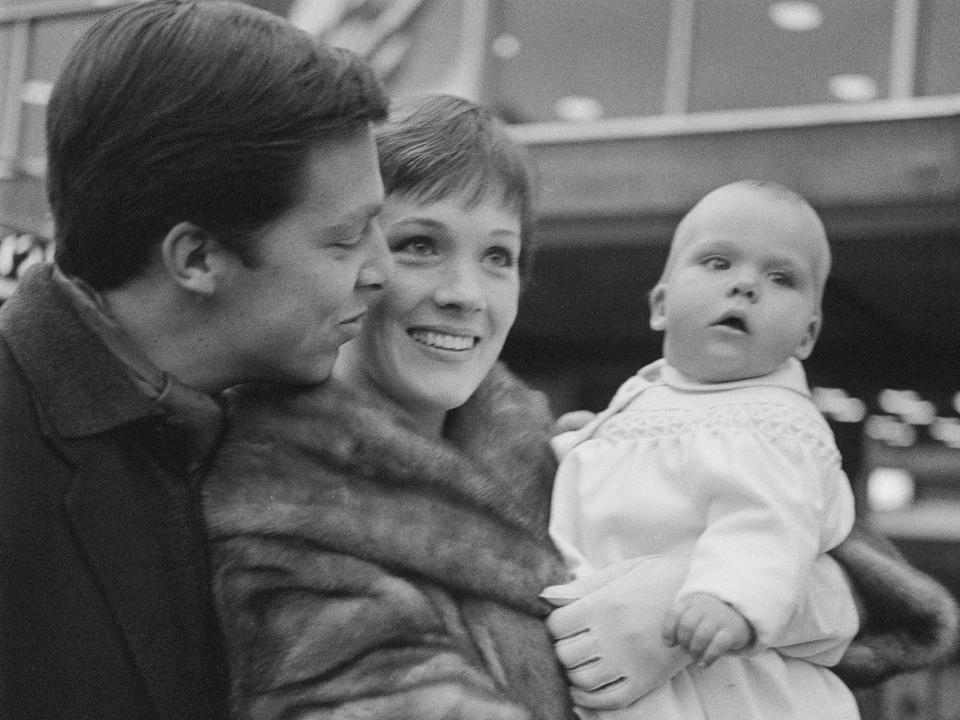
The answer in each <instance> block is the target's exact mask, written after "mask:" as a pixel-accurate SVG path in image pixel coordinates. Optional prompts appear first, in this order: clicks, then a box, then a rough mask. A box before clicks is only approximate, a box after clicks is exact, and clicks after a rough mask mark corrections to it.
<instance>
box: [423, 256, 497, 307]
mask: <svg viewBox="0 0 960 720" xmlns="http://www.w3.org/2000/svg"><path fill="white" fill-rule="evenodd" d="M434 299H435V300H436V302H437V304H438V305H440V306H442V307H453V308H457V309H459V310H462V311H464V312H471V311H476V310H481V309H483V307H484V305H485V300H486V298H485V297H484V294H483V285H482V284H481V282H480V278H479V275H478V272H477V269H475V268H474V267H472V266H471V265H469V264H468V263H458V264H454V265H451V266H450V267H448V268H447V270H446V271H445V272H444V273H443V275H442V279H441V282H440V284H439V285H438V286H437V288H436V291H435V292H434Z"/></svg>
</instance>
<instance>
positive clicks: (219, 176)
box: [47, 0, 387, 290]
mask: <svg viewBox="0 0 960 720" xmlns="http://www.w3.org/2000/svg"><path fill="white" fill-rule="evenodd" d="M386 114H387V99H386V97H385V95H384V93H383V90H382V88H381V86H380V85H379V83H378V82H377V80H376V79H375V78H374V76H373V73H372V71H371V70H370V68H369V67H368V66H367V64H366V63H365V62H364V61H362V60H360V59H359V58H358V57H356V56H354V55H353V54H351V53H350V52H348V51H346V50H341V49H336V48H332V47H328V46H324V45H322V44H319V43H317V42H315V41H314V40H313V39H312V38H311V37H310V36H309V35H308V34H307V33H305V32H303V31H302V30H299V29H297V28H295V27H294V26H292V25H291V24H289V23H288V22H287V21H286V20H283V19H282V18H280V17H277V16H275V15H271V14H270V13H267V12H265V11H262V10H258V9H256V8H253V7H249V6H246V5H242V4H240V3H236V2H229V1H227V0H148V1H147V2H142V3H135V4H131V5H128V6H124V7H123V8H120V9H118V10H116V11H113V12H111V13H108V14H107V15H106V16H104V17H103V18H101V19H100V20H99V21H98V22H97V23H95V24H94V25H93V26H92V27H91V28H90V29H89V30H88V31H87V32H86V33H85V34H84V35H83V37H81V39H80V40H79V41H78V43H77V44H76V45H75V46H74V48H73V49H72V50H71V52H70V54H69V56H68V58H67V60H66V63H65V66H64V68H63V71H62V72H61V74H60V77H59V79H58V80H57V83H56V85H55V87H54V90H53V93H52V95H51V98H50V103H49V106H48V113H47V155H48V174H47V189H48V195H49V200H50V205H51V208H52V210H53V218H54V225H55V232H56V247H57V254H56V260H57V263H58V264H59V265H60V267H61V268H62V269H63V270H64V271H65V272H67V273H68V274H72V275H77V276H79V277H82V278H84V279H85V280H86V281H87V282H89V283H90V284H91V285H92V286H93V287H95V288H97V289H101V290H103V289H109V288H113V287H117V286H120V285H122V284H124V283H125V282H126V281H127V280H129V279H130V278H132V277H134V276H135V275H136V274H138V273H139V272H140V271H142V270H143V269H144V268H145V267H146V266H147V264H148V262H149V259H150V253H151V250H152V249H153V248H154V247H155V245H156V244H157V243H158V242H159V241H160V240H161V239H162V238H163V237H164V236H165V235H166V233H167V232H168V231H169V230H170V228H172V227H173V226H174V225H175V224H177V223H178V222H181V221H190V222H193V223H195V224H196V225H198V226H200V227H202V228H204V230H206V231H208V232H210V233H212V234H214V235H215V236H217V238H218V239H219V240H220V241H221V242H223V243H224V244H225V245H227V246H228V247H230V248H231V249H232V250H234V251H235V252H237V253H238V255H239V256H240V257H241V258H243V259H244V261H245V262H255V250H256V248H255V247H254V246H253V243H252V240H251V238H252V236H253V235H254V234H255V233H256V231H257V230H259V229H261V228H262V227H263V226H265V225H267V224H268V223H269V222H271V221H272V220H274V219H276V218H277V217H278V216H279V215H281V214H282V213H283V212H284V211H285V210H287V209H288V208H289V207H291V206H292V205H293V204H294V203H295V202H296V201H297V192H298V188H299V187H300V184H301V181H302V179H303V176H304V171H305V167H306V164H307V160H308V158H309V156H310V151H311V150H312V149H313V148H314V147H315V146H316V145H317V144H319V143H322V142H324V141H325V140H331V139H332V140H334V141H335V138H336V136H337V134H338V133H343V132H347V131H351V130H356V129H358V128H361V127H367V126H368V125H369V123H371V122H379V121H382V120H384V119H385V118H386Z"/></svg>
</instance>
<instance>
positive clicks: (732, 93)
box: [690, 0, 893, 111]
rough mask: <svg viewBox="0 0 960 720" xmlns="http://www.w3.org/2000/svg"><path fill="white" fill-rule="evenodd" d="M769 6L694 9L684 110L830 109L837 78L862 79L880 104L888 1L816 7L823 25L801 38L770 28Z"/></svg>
mask: <svg viewBox="0 0 960 720" xmlns="http://www.w3.org/2000/svg"><path fill="white" fill-rule="evenodd" d="M771 4H772V3H769V2H765V1H764V0H700V2H698V3H697V14H696V20H695V34H694V57H693V70H692V78H691V91H690V98H691V99H690V110H692V111H699V110H725V109H737V108H758V107H777V106H784V105H806V104H815V103H825V102H836V101H837V100H838V98H837V97H836V96H834V95H832V94H831V91H830V87H831V78H834V77H835V76H838V75H854V76H865V77H866V82H867V83H871V82H872V83H875V87H876V91H877V97H880V98H882V97H885V96H886V94H887V82H888V66H889V62H890V42H891V33H892V23H893V0H833V1H830V2H827V1H821V2H818V3H817V6H818V7H819V8H820V10H821V11H822V16H823V17H822V23H821V24H820V26H819V27H817V28H815V29H812V30H805V31H793V30H787V29H784V28H782V27H778V26H777V25H775V24H774V22H773V21H772V20H771V17H770V15H769V14H768V7H769V6H770V5H771ZM862 99H870V98H866V97H864V98H862Z"/></svg>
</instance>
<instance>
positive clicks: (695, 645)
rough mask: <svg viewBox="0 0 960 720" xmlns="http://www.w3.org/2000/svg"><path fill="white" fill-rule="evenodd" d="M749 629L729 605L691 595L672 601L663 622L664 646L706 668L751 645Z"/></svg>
mask: <svg viewBox="0 0 960 720" xmlns="http://www.w3.org/2000/svg"><path fill="white" fill-rule="evenodd" d="M753 635H754V633H753V628H752V627H751V626H750V623H748V622H747V620H746V618H745V617H743V615H741V614H740V613H739V612H738V611H736V610H734V609H733V607H732V606H731V605H728V604H727V603H725V602H723V601H722V600H720V599H719V598H715V597H714V596H713V595H707V594H706V593H694V594H692V595H687V596H686V597H684V598H682V599H680V600H678V601H676V602H675V603H674V604H673V606H672V607H671V608H670V610H669V611H668V612H667V616H666V617H665V618H664V621H663V639H664V640H665V641H666V643H667V645H670V646H673V645H680V646H681V647H683V648H684V649H685V650H687V652H689V653H690V654H691V655H693V656H694V657H695V658H697V664H698V665H699V666H700V667H707V666H709V665H710V664H711V663H713V661H714V660H716V659H717V658H718V657H720V656H721V655H723V654H725V653H728V652H733V651H734V650H741V649H743V648H745V647H747V646H748V645H750V644H751V643H752V642H753V639H754V637H753Z"/></svg>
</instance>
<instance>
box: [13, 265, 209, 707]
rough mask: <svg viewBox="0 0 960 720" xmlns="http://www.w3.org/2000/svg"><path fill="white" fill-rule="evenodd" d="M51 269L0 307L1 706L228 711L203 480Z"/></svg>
mask: <svg viewBox="0 0 960 720" xmlns="http://www.w3.org/2000/svg"><path fill="white" fill-rule="evenodd" d="M50 274H51V268H50V267H49V266H43V267H37V268H31V271H30V272H29V273H28V275H27V277H26V278H24V279H23V280H22V282H21V283H20V286H19V287H18V289H17V291H16V293H15V294H14V296H13V297H12V298H11V299H9V300H8V301H6V302H5V303H4V304H3V307H2V308H0V716H2V717H3V718H5V719H7V718H9V719H10V720H21V719H22V720H39V719H41V718H42V719H43V720H57V719H58V718H63V720H67V719H69V720H81V719H86V718H90V719H91V720H93V719H96V720H112V719H115V720H140V719H143V720H161V719H167V720H187V719H192V718H196V719H197V720H199V719H201V718H203V719H209V718H220V717H224V716H225V715H226V711H225V709H223V708H224V707H225V705H226V691H225V689H224V687H225V684H224V681H223V680H222V679H219V680H218V671H217V670H216V658H217V645H216V634H215V633H214V634H213V635H211V631H212V628H213V627H214V626H215V625H214V623H212V622H211V621H210V618H211V617H212V612H211V611H210V609H209V607H208V606H209V601H208V585H207V581H206V568H205V559H204V554H203V553H204V550H203V548H204V546H203V537H202V523H201V522H200V515H199V513H200V510H199V493H198V492H197V491H196V489H194V490H193V491H191V490H190V488H189V486H188V485H187V484H186V480H185V473H184V467H183V466H182V465H181V464H180V463H178V460H177V459H178V453H177V452H176V450H175V449H174V448H175V447H176V440H175V439H173V438H171V437H169V436H168V434H167V432H166V428H165V426H164V423H163V415H162V411H161V409H160V408H159V406H157V405H156V404H155V403H153V402H152V401H150V400H149V399H147V398H146V397H145V396H143V395H142V394H141V393H139V392H138V391H137V390H136V388H135V387H134V385H133V384H132V383H131V382H130V380H129V379H128V377H127V374H126V371H125V369H124V368H123V367H122V366H121V365H119V363H118V362H117V360H115V359H114V357H113V356H112V355H110V353H109V352H108V351H107V350H106V348H105V347H104V346H103V344H102V343H101V342H100V341H99V340H98V339H97V338H96V337H95V336H94V335H93V334H91V333H90V332H89V331H88V330H87V329H86V327H85V326H83V325H82V324H81V322H80V321H79V319H78V317H77V316H76V314H75V313H74V310H73V307H72V305H71V303H70V301H69V299H68V298H66V297H65V296H64V295H63V294H62V292H61V291H60V290H59V288H57V287H56V285H55V284H54V283H53V281H52V279H51V277H50ZM191 514H192V515H193V516H194V517H193V522H191V517H190V516H191Z"/></svg>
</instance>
